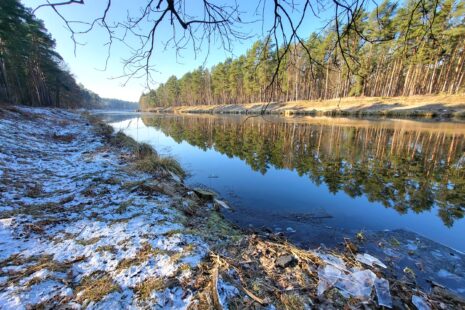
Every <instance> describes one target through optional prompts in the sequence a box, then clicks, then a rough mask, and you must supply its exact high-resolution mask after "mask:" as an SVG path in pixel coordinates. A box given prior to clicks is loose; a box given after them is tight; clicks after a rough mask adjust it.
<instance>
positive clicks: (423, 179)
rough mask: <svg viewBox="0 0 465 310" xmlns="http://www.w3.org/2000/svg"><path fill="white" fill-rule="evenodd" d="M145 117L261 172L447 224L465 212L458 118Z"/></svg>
mask: <svg viewBox="0 0 465 310" xmlns="http://www.w3.org/2000/svg"><path fill="white" fill-rule="evenodd" d="M143 121H144V123H145V124H146V125H147V126H153V127H156V128H158V129H160V130H161V131H163V132H164V133H165V134H167V135H169V136H171V137H172V138H173V139H174V140H176V141H177V142H182V141H186V142H188V143H189V144H191V145H195V146H197V147H200V148H201V149H203V150H207V149H209V148H214V149H215V150H216V151H218V152H220V153H222V154H226V155H227V156H229V157H234V156H236V157H238V158H240V159H241V160H243V161H245V162H246V163H247V164H248V165H249V166H250V167H251V168H252V169H254V170H256V171H260V172H261V173H262V174H266V172H267V170H268V169H269V168H270V166H274V167H275V168H279V169H290V170H296V171H297V172H298V173H299V175H301V176H302V175H307V176H308V177H309V178H310V179H311V180H312V182H314V183H316V184H321V183H325V184H327V186H328V188H329V189H330V191H331V192H332V193H336V192H339V191H344V192H345V193H346V194H348V195H349V196H351V197H357V196H362V195H365V196H366V197H367V198H368V199H369V200H370V201H377V202H381V203H382V204H383V205H384V206H385V207H387V208H394V209H395V210H397V211H398V212H399V213H401V214H404V213H406V212H407V211H408V210H409V209H410V210H412V211H414V212H416V213H420V212H422V211H425V210H430V209H431V208H432V207H433V206H437V207H438V210H439V212H438V215H439V216H440V217H441V219H442V221H443V222H444V224H445V225H446V226H448V227H451V226H452V225H453V223H454V221H455V220H456V219H460V218H462V217H463V215H464V207H465V153H464V151H465V141H464V135H465V125H464V124H461V123H457V124H454V123H436V122H415V121H407V120H396V121H392V120H391V121H388V120H385V121H368V120H357V119H328V118H298V119H284V120H283V119H282V118H280V119H278V118H272V117H271V118H268V119H263V118H260V117H253V118H249V119H247V120H246V119H245V117H216V116H212V115H194V116H193V115H189V116H183V115H181V116H165V117H150V116H145V117H143ZM283 186H284V185H283Z"/></svg>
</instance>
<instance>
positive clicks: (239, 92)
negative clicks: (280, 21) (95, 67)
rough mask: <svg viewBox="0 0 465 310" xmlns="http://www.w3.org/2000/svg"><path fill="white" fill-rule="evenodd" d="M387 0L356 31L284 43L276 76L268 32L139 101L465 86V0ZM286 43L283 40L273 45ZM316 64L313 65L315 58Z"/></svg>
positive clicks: (285, 97) (265, 98)
mask: <svg viewBox="0 0 465 310" xmlns="http://www.w3.org/2000/svg"><path fill="white" fill-rule="evenodd" d="M416 3H417V2H416V1H414V0H408V1H407V2H406V3H405V4H404V5H403V6H399V5H398V4H397V3H396V2H393V1H389V0H385V1H383V2H382V3H380V4H379V5H378V7H377V8H376V9H375V10H373V11H372V12H361V13H360V14H359V16H358V18H356V20H355V23H356V27H355V28H356V29H357V32H359V33H355V32H352V33H351V35H347V36H345V37H343V38H342V42H340V44H341V46H342V48H343V49H342V50H343V51H344V53H343V54H342V53H341V49H340V48H338V46H337V44H338V42H337V34H336V32H335V31H334V30H333V31H327V32H326V33H324V34H317V33H312V34H310V36H309V38H308V40H307V41H306V47H307V50H308V51H309V52H310V53H311V56H312V59H313V60H314V61H312V62H310V58H309V57H308V54H307V50H305V49H304V48H303V47H302V46H300V45H293V46H291V47H290V53H286V55H285V59H284V60H283V62H282V63H281V64H280V66H279V72H277V74H276V75H275V71H274V70H275V68H277V60H276V56H275V55H276V53H275V48H276V46H273V45H271V44H270V43H269V42H270V41H269V40H267V39H266V38H265V39H264V40H263V41H257V42H255V43H254V44H253V45H252V47H251V48H250V49H249V50H248V51H247V52H246V54H245V55H242V56H240V57H238V58H236V59H227V60H226V61H224V62H222V63H219V64H217V65H215V66H214V67H212V68H211V69H210V70H208V69H204V68H198V69H196V70H194V71H192V72H188V73H186V74H185V75H184V76H182V77H181V78H179V79H178V78H177V77H176V76H172V77H170V78H169V79H168V80H167V81H166V83H164V84H161V85H159V87H158V88H157V89H156V90H152V91H150V92H149V93H146V94H143V95H142V96H141V98H140V104H141V107H142V108H143V109H144V108H150V107H151V106H178V105H199V104H208V105H210V104H237V103H250V102H270V101H292V100H324V99H333V98H340V97H347V96H385V97H393V96H411V95H422V94H439V93H447V94H453V93H459V92H463V91H464V90H465V78H464V75H465V3H464V2H463V1H454V0H440V3H439V5H438V6H437V7H436V5H435V3H436V1H431V3H430V5H431V8H428V7H423V6H418V5H416ZM279 48H280V49H284V48H285V47H284V46H281V47H279ZM315 62H317V63H315Z"/></svg>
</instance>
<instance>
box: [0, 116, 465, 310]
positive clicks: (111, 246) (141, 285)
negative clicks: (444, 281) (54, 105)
mask: <svg viewBox="0 0 465 310" xmlns="http://www.w3.org/2000/svg"><path fill="white" fill-rule="evenodd" d="M89 125H90V126H89ZM0 128H1V130H0V168H1V169H0V172H1V174H0V193H1V195H0V236H1V242H0V305H2V308H5V309H18V308H46V309H48V308H70V307H76V308H80V307H84V308H90V309H110V308H111V309H115V308H136V309H146V308H175V309H223V308H233V309H234V308H239V309H243V308H253V309H264V308H268V309H269V308H270V307H272V308H276V309H303V308H308V307H316V308H321V307H324V308H343V307H352V308H361V307H369V308H378V307H382V306H383V305H385V306H392V307H396V308H405V309H407V308H409V309H414V307H415V305H418V304H419V302H423V303H426V304H428V305H429V306H431V307H433V308H439V307H441V308H445V309H454V308H455V309H457V308H460V307H463V306H465V302H464V301H463V299H462V298H461V297H460V296H459V295H458V294H457V293H456V292H452V291H450V290H447V289H445V288H444V287H443V285H441V284H439V283H440V280H441V279H436V278H437V277H436V278H435V274H436V273H438V271H439V269H437V268H445V267H444V266H449V265H454V266H456V267H457V259H458V260H459V262H462V261H463V257H462V256H461V254H459V253H456V252H454V251H452V250H450V249H446V248H444V247H442V248H441V247H440V246H438V245H436V244H430V243H428V242H427V241H423V240H422V239H421V238H419V237H417V236H412V235H409V236H408V237H407V238H406V237H402V236H401V235H400V234H395V235H394V234H392V235H387V234H382V235H379V236H378V235H369V234H365V233H362V232H360V233H359V234H357V235H354V236H351V237H348V238H346V239H344V240H341V247H339V248H335V249H324V248H321V249H314V250H309V249H302V248H299V247H298V246H295V245H293V244H289V243H287V242H286V240H285V239H284V238H283V236H282V235H280V234H273V233H270V232H266V231H254V232H249V231H243V230H240V229H238V228H237V227H234V225H232V224H231V223H229V222H228V221H226V220H225V219H224V218H223V217H222V215H221V212H218V211H219V210H220V208H222V207H224V202H221V201H218V200H217V198H215V197H213V195H210V194H208V193H206V192H205V191H200V190H198V189H192V188H189V187H188V186H186V185H185V184H184V183H183V182H182V177H181V175H182V170H181V168H180V167H179V165H178V164H177V163H175V162H174V161H172V160H168V161H169V163H166V161H167V159H163V158H161V157H159V156H158V155H157V154H156V152H155V150H153V149H152V148H151V147H150V146H148V145H146V144H140V143H137V142H136V141H134V140H133V139H131V138H128V137H127V136H125V135H124V134H122V133H119V132H117V133H115V132H113V130H112V128H111V127H109V126H108V125H106V124H104V123H103V122H101V121H100V120H98V119H97V118H94V117H92V116H87V118H84V117H82V116H79V115H77V114H74V113H69V112H66V111H61V110H52V109H30V108H23V107H9V108H5V109H0ZM147 162H148V163H147ZM406 240H416V241H414V242H415V243H414V244H411V243H410V241H408V242H407V241H406ZM370 245H374V246H376V247H377V248H379V249H380V251H381V252H382V251H388V252H389V253H395V255H393V256H389V257H387V258H386V259H384V258H383V259H382V260H383V261H380V260H379V259H376V258H375V257H373V256H371V255H369V254H368V253H367V252H371V251H375V250H374V249H373V250H372V249H371V247H370ZM433 250H434V251H439V252H440V253H445V254H447V255H446V256H444V258H443V259H442V260H441V261H440V262H439V263H437V264H431V263H430V262H429V261H425V262H421V259H422V258H423V257H427V258H428V259H430V258H431V254H428V253H430V252H432V251H433ZM449 253H452V254H450V255H449ZM428 255H429V256H428ZM452 256H453V258H452ZM408 260H412V262H411V263H410V262H407V261H408ZM449 260H452V263H451V262H450V261H449ZM419 262H420V263H421V264H419V265H421V268H422V269H421V270H420V269H419V268H420V267H418V268H417V267H416V266H417V263H419ZM438 266H440V267H438ZM399 268H403V269H400V271H399ZM457 268H458V267H457ZM457 268H456V270H453V271H450V273H451V274H452V272H454V274H453V276H455V274H459V275H460V274H461V273H462V272H463V271H462V270H458V269H457ZM425 270H428V273H427V274H426V275H423V273H425ZM442 274H444V272H443V273H442ZM426 276H428V277H430V276H432V277H433V279H434V283H435V284H434V285H433V284H428V287H425V283H426V282H425V281H423V279H424V278H426ZM455 277H458V276H455Z"/></svg>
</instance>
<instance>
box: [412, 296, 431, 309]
mask: <svg viewBox="0 0 465 310" xmlns="http://www.w3.org/2000/svg"><path fill="white" fill-rule="evenodd" d="M412 303H413V304H414V305H415V307H417V309H418V310H431V308H430V306H429V305H428V303H427V302H426V300H425V299H424V298H423V297H421V296H417V295H413V296H412Z"/></svg>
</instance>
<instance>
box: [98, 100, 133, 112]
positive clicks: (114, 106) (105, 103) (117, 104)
mask: <svg viewBox="0 0 465 310" xmlns="http://www.w3.org/2000/svg"><path fill="white" fill-rule="evenodd" d="M101 107H102V108H103V109H108V110H131V111H134V110H137V109H139V103H137V102H131V101H125V100H120V99H112V98H102V105H101Z"/></svg>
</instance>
